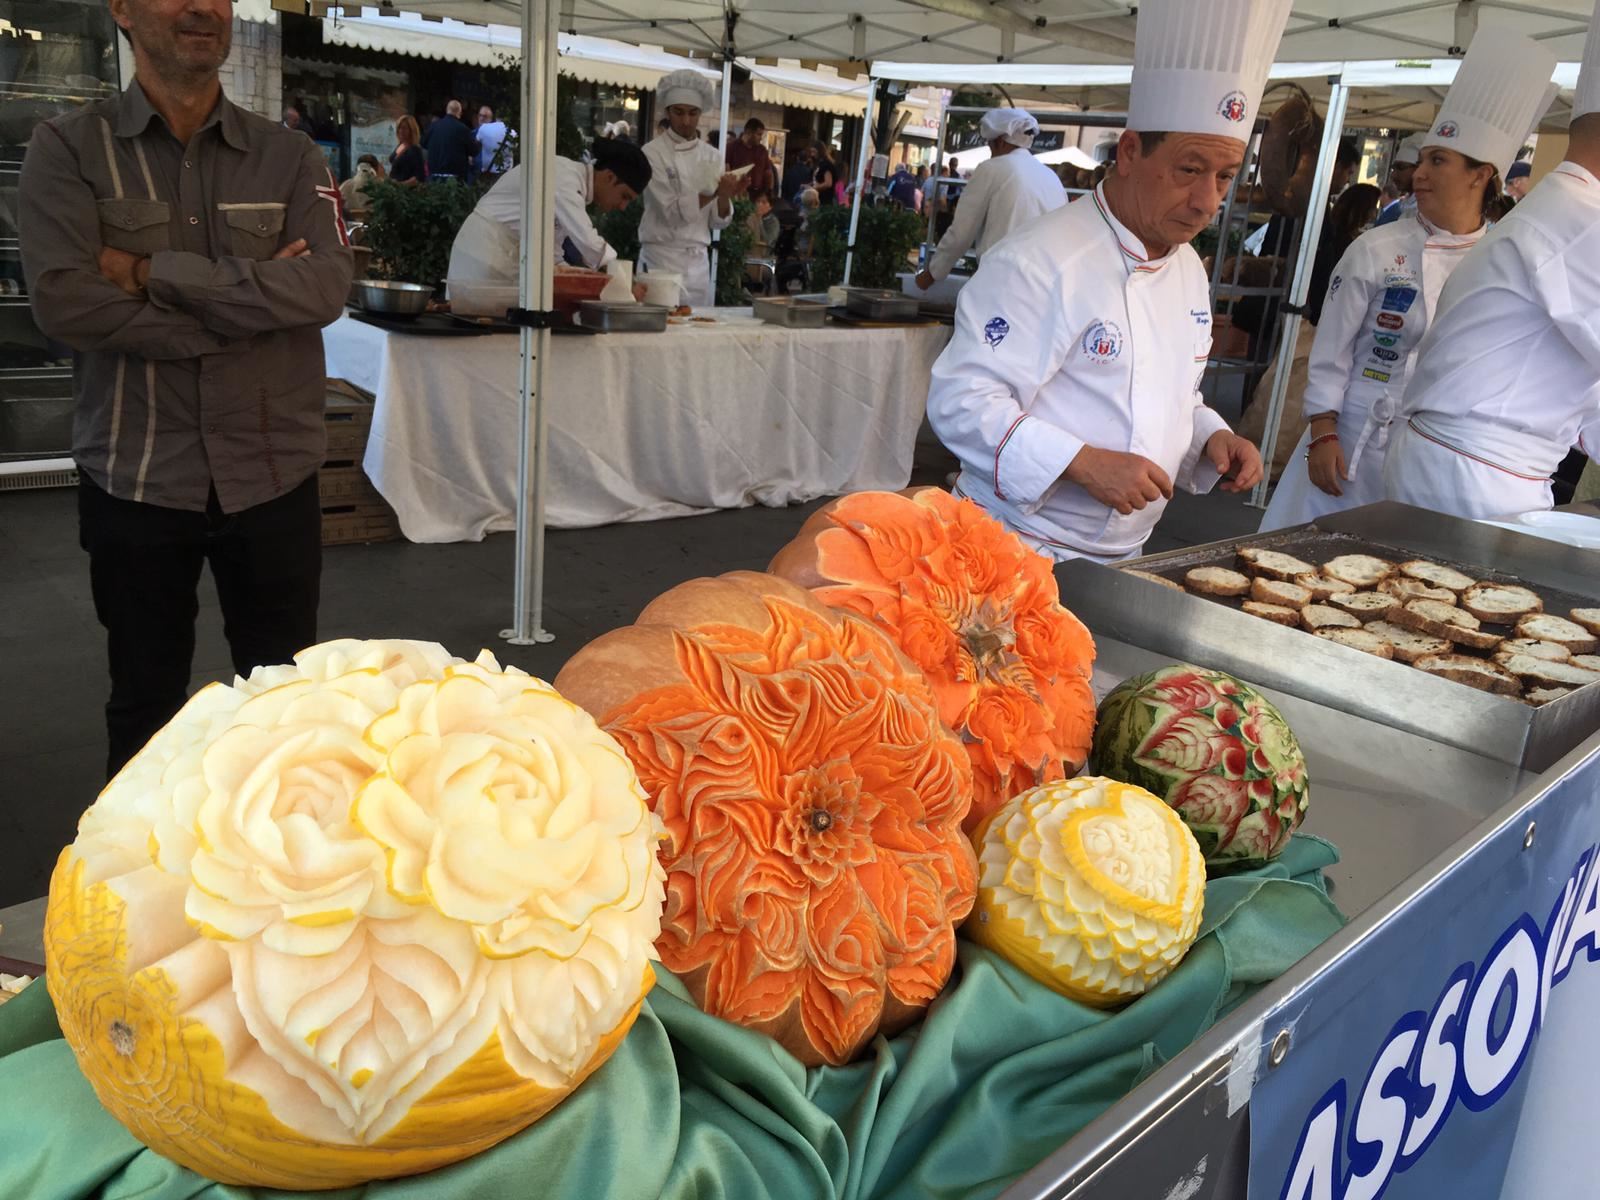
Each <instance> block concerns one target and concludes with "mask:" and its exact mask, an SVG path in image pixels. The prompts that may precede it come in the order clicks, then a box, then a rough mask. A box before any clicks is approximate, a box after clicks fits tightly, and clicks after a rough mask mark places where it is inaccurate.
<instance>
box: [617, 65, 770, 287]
mask: <svg viewBox="0 0 1600 1200" xmlns="http://www.w3.org/2000/svg"><path fill="white" fill-rule="evenodd" d="M715 98H716V93H715V92H714V91H713V90H712V88H711V84H710V83H709V82H708V81H707V80H706V78H705V77H704V76H703V75H701V74H700V73H699V72H698V71H692V70H688V69H685V70H682V71H673V72H671V73H670V74H667V75H663V76H662V77H661V82H660V83H659V84H657V85H656V103H657V104H659V105H660V106H661V107H662V108H663V109H665V110H666V114H667V121H668V125H667V128H666V130H665V131H664V132H662V133H661V134H659V135H658V136H657V137H655V138H653V139H652V140H651V141H650V143H649V144H648V145H647V146H645V148H644V153H645V157H647V158H648V159H649V160H650V165H651V167H653V168H654V171H655V173H654V176H653V177H652V179H651V181H650V186H649V187H648V188H646V189H645V193H644V216H643V218H642V219H641V220H640V221H639V260H640V263H641V264H642V265H643V267H644V269H645V270H646V271H670V272H673V273H675V274H678V275H682V276H683V302H684V303H685V304H691V305H698V306H704V305H709V304H711V303H712V290H711V265H710V262H709V260H708V258H707V253H708V252H707V247H709V246H710V245H711V234H712V231H713V230H717V229H726V228H727V227H728V225H729V224H730V223H731V222H732V221H733V198H734V197H735V196H737V195H738V194H739V193H740V192H742V191H743V190H744V187H745V181H744V179H743V177H741V176H738V175H733V174H729V173H728V172H726V171H724V169H723V163H722V151H720V150H718V149H717V148H716V147H715V146H713V145H711V144H709V143H708V142H706V141H705V139H703V138H702V137H701V136H700V113H701V111H702V110H703V109H707V108H710V107H711V105H712V103H713V101H714V100H715Z"/></svg>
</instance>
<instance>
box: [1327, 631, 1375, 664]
mask: <svg viewBox="0 0 1600 1200" xmlns="http://www.w3.org/2000/svg"><path fill="white" fill-rule="evenodd" d="M1317 636H1318V637H1319V638H1326V639H1327V640H1328V641H1330V642H1338V643H1339V644H1340V645H1341V646H1349V647H1350V648H1351V649H1352V650H1363V651H1365V652H1366V653H1368V654H1375V655H1377V656H1378V657H1379V658H1390V659H1392V658H1393V657H1394V643H1393V642H1391V641H1390V640H1389V639H1388V638H1386V637H1384V636H1382V635H1381V634H1376V633H1373V632H1371V630H1368V629H1319V630H1317Z"/></svg>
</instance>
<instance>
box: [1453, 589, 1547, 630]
mask: <svg viewBox="0 0 1600 1200" xmlns="http://www.w3.org/2000/svg"><path fill="white" fill-rule="evenodd" d="M1461 607H1462V608H1464V609H1466V610H1467V611H1468V612H1469V613H1471V614H1472V615H1473V616H1475V617H1477V618H1478V620H1480V621H1484V622H1487V623H1488V624H1491V625H1515V624H1516V623H1517V622H1518V621H1520V620H1521V619H1522V618H1523V617H1525V616H1527V615H1528V614H1529V613H1536V612H1543V611H1544V601H1543V600H1541V599H1539V595H1538V593H1537V592H1532V591H1529V590H1528V589H1527V588H1525V587H1518V586H1517V585H1516V584H1511V583H1480V584H1477V585H1475V586H1473V587H1469V588H1468V589H1467V590H1466V591H1464V592H1462V593H1461Z"/></svg>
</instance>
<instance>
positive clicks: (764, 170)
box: [727, 117, 778, 208]
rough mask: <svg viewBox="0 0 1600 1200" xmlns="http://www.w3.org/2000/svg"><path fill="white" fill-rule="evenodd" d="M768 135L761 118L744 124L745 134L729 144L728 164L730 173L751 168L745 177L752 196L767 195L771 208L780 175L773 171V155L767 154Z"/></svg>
mask: <svg viewBox="0 0 1600 1200" xmlns="http://www.w3.org/2000/svg"><path fill="white" fill-rule="evenodd" d="M766 134H767V127H766V126H765V125H763V124H762V123H761V120H760V118H758V117H751V118H750V119H749V120H748V121H746V122H745V123H744V132H743V133H741V134H740V135H739V136H738V137H736V138H735V139H734V140H733V141H731V142H729V143H728V152H727V163H728V170H730V171H737V170H738V169H739V168H740V167H749V168H750V170H749V172H748V173H747V174H746V175H745V183H746V184H748V185H749V191H750V195H752V196H754V195H755V194H756V193H757V192H765V193H767V196H768V205H767V206H768V207H769V208H770V207H771V199H770V198H771V196H772V191H773V189H774V188H776V187H777V186H778V173H777V171H775V170H773V167H772V155H770V154H768V153H767V145H766V142H764V141H763V140H762V139H763V138H764V137H766Z"/></svg>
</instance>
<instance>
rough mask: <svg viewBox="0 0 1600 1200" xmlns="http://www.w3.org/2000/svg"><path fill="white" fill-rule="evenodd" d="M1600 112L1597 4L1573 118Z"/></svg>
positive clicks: (1599, 11)
mask: <svg viewBox="0 0 1600 1200" xmlns="http://www.w3.org/2000/svg"><path fill="white" fill-rule="evenodd" d="M1592 112H1600V4H1596V5H1595V10H1594V17H1593V19H1592V20H1590V22H1589V37H1588V39H1587V40H1586V41H1585V42H1584V43H1583V66H1582V67H1581V68H1579V70H1578V91H1577V95H1576V96H1574V97H1573V100H1572V119H1573V120H1574V121H1576V120H1577V119H1578V118H1579V117H1586V116H1588V115H1589V114H1590V113H1592Z"/></svg>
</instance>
